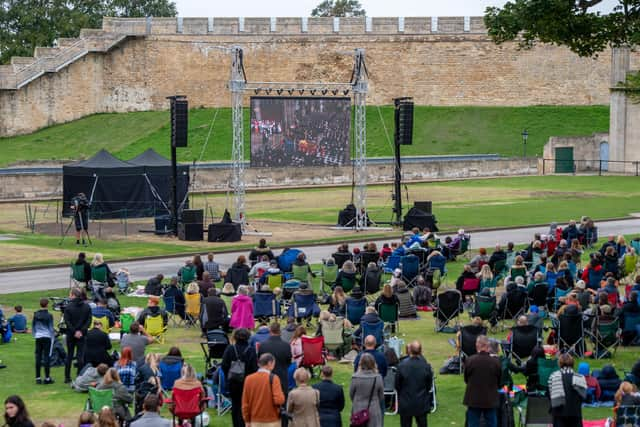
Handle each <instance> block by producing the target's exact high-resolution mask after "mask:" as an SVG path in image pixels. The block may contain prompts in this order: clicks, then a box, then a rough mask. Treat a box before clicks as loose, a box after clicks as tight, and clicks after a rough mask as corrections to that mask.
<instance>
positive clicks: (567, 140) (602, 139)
mask: <svg viewBox="0 0 640 427" xmlns="http://www.w3.org/2000/svg"><path fill="white" fill-rule="evenodd" d="M603 143H607V144H608V143H609V134H606V133H595V134H593V135H591V136H552V137H551V138H549V142H547V143H546V144H545V146H544V148H543V152H542V157H543V159H544V162H542V159H541V163H542V165H540V164H539V165H538V168H539V169H540V171H541V172H542V173H543V174H552V173H555V167H556V165H555V158H556V148H561V147H571V148H573V161H574V169H575V172H594V171H595V172H598V171H599V170H600V168H601V166H603V165H601V163H600V145H601V144H603ZM610 166H611V163H608V164H607V165H606V166H605V168H606V167H610ZM611 169H613V168H611Z"/></svg>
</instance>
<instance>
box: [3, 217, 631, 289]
mask: <svg viewBox="0 0 640 427" xmlns="http://www.w3.org/2000/svg"><path fill="white" fill-rule="evenodd" d="M598 229H599V234H600V236H606V235H608V234H615V235H618V234H630V233H638V232H639V231H640V218H638V219H628V220H620V221H609V222H601V223H598ZM547 231H548V227H528V228H519V229H514V230H494V231H483V232H477V233H472V234H471V245H472V247H473V248H478V247H482V246H484V247H487V248H491V247H493V245H495V244H496V243H497V242H501V243H503V244H504V243H506V242H514V243H516V244H518V243H528V242H529V241H531V238H532V236H533V234H534V233H543V234H544V233H546V232H547ZM385 241H386V242H388V241H389V240H388V239H387V240H384V241H380V242H376V243H377V244H378V246H379V247H382V243H383V242H385ZM336 246H337V244H330V245H323V246H311V247H301V248H300V249H302V250H304V252H305V253H306V254H307V257H308V259H309V261H310V262H311V263H319V262H321V260H322V258H326V257H328V256H329V255H330V254H331V253H333V252H334V251H335V248H336ZM352 246H354V245H352ZM242 254H244V255H246V254H247V252H246V251H243V252H232V253H225V254H218V255H216V261H218V262H219V263H220V265H221V267H222V268H223V269H225V270H226V269H227V268H228V267H229V265H231V264H232V263H233V262H234V261H235V259H236V258H237V257H238V255H242ZM185 259H186V257H184V256H182V257H177V258H176V257H173V258H162V259H155V260H142V261H129V262H126V263H114V264H110V267H111V269H112V270H113V271H116V270H117V269H118V268H120V267H127V268H128V269H129V272H130V273H131V275H132V279H133V280H142V279H147V278H149V277H152V276H154V275H155V274H158V273H163V274H164V275H165V276H171V275H174V274H176V273H177V271H178V269H179V268H180V267H181V266H182V265H183V264H184V261H185ZM107 261H108V260H107ZM67 286H69V268H67V267H64V268H47V269H39V270H32V271H19V272H8V273H0V294H7V293H13V292H24V291H29V290H32V291H34V290H48V289H59V288H66V287H67Z"/></svg>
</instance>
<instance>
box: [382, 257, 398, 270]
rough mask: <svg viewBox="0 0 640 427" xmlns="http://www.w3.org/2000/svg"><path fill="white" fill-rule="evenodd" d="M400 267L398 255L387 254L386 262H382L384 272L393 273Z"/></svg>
mask: <svg viewBox="0 0 640 427" xmlns="http://www.w3.org/2000/svg"><path fill="white" fill-rule="evenodd" d="M399 267H400V255H389V257H387V262H386V263H384V272H385V273H393V271H394V270H395V269H396V268H399Z"/></svg>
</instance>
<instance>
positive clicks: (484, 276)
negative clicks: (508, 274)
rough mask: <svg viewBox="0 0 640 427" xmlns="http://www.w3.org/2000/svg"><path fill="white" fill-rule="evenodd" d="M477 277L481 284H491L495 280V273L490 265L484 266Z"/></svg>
mask: <svg viewBox="0 0 640 427" xmlns="http://www.w3.org/2000/svg"><path fill="white" fill-rule="evenodd" d="M477 277H478V279H480V281H481V282H484V281H486V282H490V281H491V280H493V272H492V271H491V267H490V266H489V264H485V265H483V266H482V268H481V269H480V272H479V273H478V275H477Z"/></svg>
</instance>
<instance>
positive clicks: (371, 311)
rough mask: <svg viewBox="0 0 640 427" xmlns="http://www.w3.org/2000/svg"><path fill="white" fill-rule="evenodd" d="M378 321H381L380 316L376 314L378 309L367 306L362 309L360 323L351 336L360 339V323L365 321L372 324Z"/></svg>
mask: <svg viewBox="0 0 640 427" xmlns="http://www.w3.org/2000/svg"><path fill="white" fill-rule="evenodd" d="M378 322H382V319H380V316H379V315H378V311H377V310H376V309H375V308H374V307H367V308H366V309H365V311H364V315H363V316H362V317H361V318H360V325H359V326H358V329H356V330H355V331H354V332H353V337H354V338H355V339H356V341H358V342H360V340H361V339H362V324H363V323H367V324H370V325H373V324H376V323H378Z"/></svg>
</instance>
